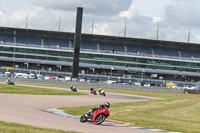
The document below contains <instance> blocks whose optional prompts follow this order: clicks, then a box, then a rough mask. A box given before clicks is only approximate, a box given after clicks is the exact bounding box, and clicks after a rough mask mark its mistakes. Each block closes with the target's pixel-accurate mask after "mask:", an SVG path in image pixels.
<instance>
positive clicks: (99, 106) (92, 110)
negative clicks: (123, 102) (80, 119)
mask: <svg viewBox="0 0 200 133" xmlns="http://www.w3.org/2000/svg"><path fill="white" fill-rule="evenodd" d="M105 107H107V108H108V109H109V108H110V103H109V102H106V103H105V104H100V105H98V106H96V107H94V108H92V109H91V110H90V111H88V112H87V113H86V114H85V116H86V117H88V115H89V114H90V113H93V112H94V111H96V110H98V109H104V108H105Z"/></svg>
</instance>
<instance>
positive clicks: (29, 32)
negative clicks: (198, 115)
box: [0, 27, 200, 81]
mask: <svg viewBox="0 0 200 133" xmlns="http://www.w3.org/2000/svg"><path fill="white" fill-rule="evenodd" d="M0 40H3V41H2V42H1V43H0V61H1V62H0V66H7V67H15V66H18V67H19V68H31V69H37V70H38V69H39V70H52V71H65V72H71V71H72V68H71V66H72V62H73V43H74V33H70V32H56V31H45V30H33V29H19V28H9V27H0ZM81 42H82V43H81V47H80V48H81V51H80V63H79V67H80V69H79V71H80V73H81V72H84V73H86V74H87V73H92V74H95V73H96V74H104V75H110V74H112V75H116V76H122V75H128V76H134V77H141V76H142V77H144V78H152V74H153V75H156V77H155V76H154V77H153V78H157V79H159V78H160V77H162V79H170V80H182V81H191V80H193V81H199V80H200V73H199V72H200V45H199V44H193V43H183V42H172V41H162V40H149V39H141V38H126V37H116V36H104V35H92V34H82V39H81ZM111 68H112V69H111Z"/></svg>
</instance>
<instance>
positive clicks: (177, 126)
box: [60, 90, 200, 133]
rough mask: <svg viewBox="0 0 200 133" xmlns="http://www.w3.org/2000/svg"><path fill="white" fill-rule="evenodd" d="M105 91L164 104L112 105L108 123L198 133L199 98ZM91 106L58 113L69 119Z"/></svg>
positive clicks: (66, 109) (144, 102)
mask: <svg viewBox="0 0 200 133" xmlns="http://www.w3.org/2000/svg"><path fill="white" fill-rule="evenodd" d="M106 91H114V92H117V93H125V94H133V95H145V96H153V97H161V98H165V100H153V101H143V102H129V103H117V104H112V105H111V108H110V112H111V115H110V117H109V119H112V120H117V121H123V122H129V123H133V124H135V126H139V127H145V128H153V129H162V130H167V131H176V132H183V133H200V126H199V125H200V95H190V94H179V93H164V92H142V91H132V90H106ZM94 106H96V105H94ZM94 106H83V107H66V108H60V109H63V110H64V111H65V112H67V113H69V114H72V115H82V114H84V113H85V112H87V111H88V110H89V109H90V108H92V107H94Z"/></svg>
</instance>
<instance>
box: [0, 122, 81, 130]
mask: <svg viewBox="0 0 200 133" xmlns="http://www.w3.org/2000/svg"><path fill="white" fill-rule="evenodd" d="M0 133H77V132H72V131H63V130H57V129H47V128H38V127H33V126H26V125H21V124H15V123H7V122H3V121H0Z"/></svg>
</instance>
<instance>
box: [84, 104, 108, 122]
mask: <svg viewBox="0 0 200 133" xmlns="http://www.w3.org/2000/svg"><path fill="white" fill-rule="evenodd" d="M109 115H110V112H109V109H108V108H107V107H105V108H104V109H98V110H96V111H94V112H93V113H89V114H87V113H86V114H84V115H83V116H81V118H80V122H86V121H87V122H93V123H94V124H96V125H99V124H101V123H102V122H104V121H105V119H106V118H107V117H109Z"/></svg>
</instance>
